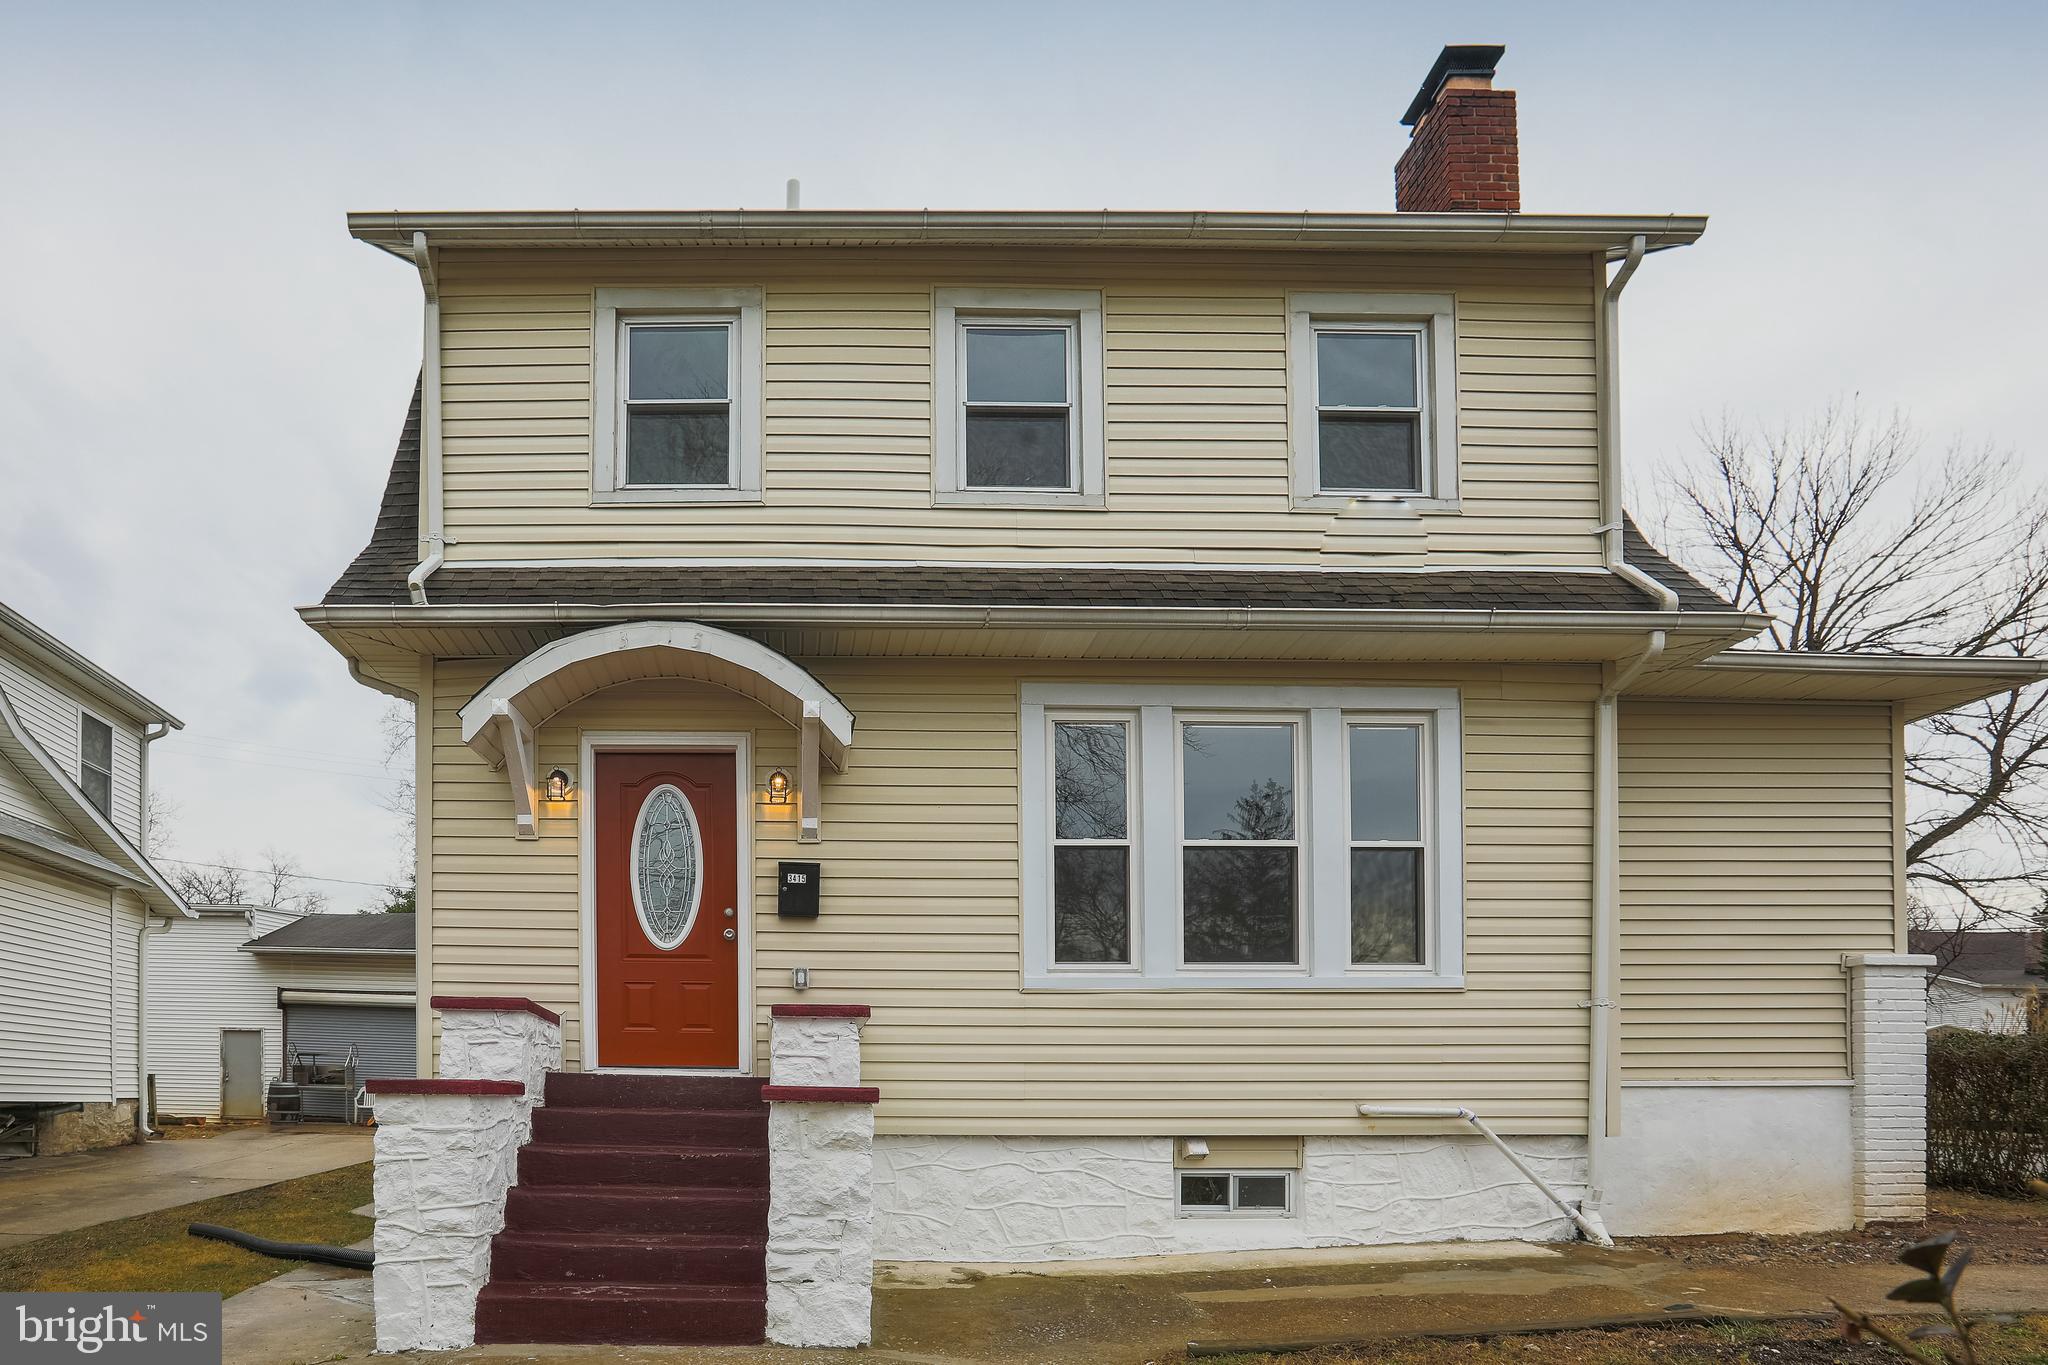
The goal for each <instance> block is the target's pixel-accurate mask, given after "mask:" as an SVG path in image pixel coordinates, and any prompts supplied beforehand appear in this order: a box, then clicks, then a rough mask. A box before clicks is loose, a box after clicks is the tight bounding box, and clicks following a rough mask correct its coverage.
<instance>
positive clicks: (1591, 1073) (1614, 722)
mask: <svg viewBox="0 0 2048 1365" xmlns="http://www.w3.org/2000/svg"><path fill="white" fill-rule="evenodd" d="M1648 245H1649V243H1648V240H1647V239H1646V238H1645V237H1644V236H1643V235H1642V234H1640V233H1638V234H1637V235H1636V236H1635V237H1634V238H1633V239H1631V240H1630V242H1629V244H1628V252H1627V254H1626V255H1625V256H1624V257H1623V258H1622V262H1621V269H1619V270H1617V271H1615V272H1614V278H1612V279H1610V280H1608V281H1607V284H1606V287H1605V288H1604V289H1603V290H1602V291H1601V297H1600V314H1599V318H1598V324H1599V329H1600V339H1599V365H1598V378H1597V382H1598V387H1599V399H1598V422H1597V424H1596V431H1597V436H1598V441H1599V457H1600V525H1599V527H1598V528H1597V529H1598V531H1599V534H1600V559H1601V562H1602V563H1603V564H1605V565H1606V567H1607V570H1608V572H1610V573H1612V574H1614V575H1615V576H1616V577H1617V578H1620V579H1621V580H1622V581H1623V582H1625V583H1628V584H1629V585H1630V586H1632V587H1635V588H1637V589H1639V590H1641V591H1642V592H1644V593H1647V594H1648V595H1649V596H1650V598H1651V599H1652V600H1653V601H1654V602H1655V603H1656V610H1658V611H1661V612H1676V611H1677V610H1678V594H1677V593H1675V592H1673V591H1672V590H1671V589H1670V588H1667V587H1665V586H1664V585H1663V584H1662V583H1659V582H1658V581H1657V580H1656V579H1654V578H1652V577H1650V575H1648V574H1646V573H1644V572H1643V571H1642V570H1641V569H1638V568H1636V567H1635V565H1633V564H1630V563H1629V562H1628V560H1627V559H1626V558H1625V557H1624V555H1623V551H1622V533H1621V528H1622V506H1621V400H1620V391H1621V385H1620V358H1619V356H1618V354H1617V352H1618V343H1619V340H1620V336H1621V291H1622V290H1624V289H1626V288H1627V287H1628V282H1629V280H1630V279H1631V278H1632V277H1633V276H1634V275H1635V273H1636V270H1637V268H1638V267H1640V266H1641V265H1642V263H1643V253H1644V251H1645V250H1646V249H1647V248H1648ZM1664 639H1665V637H1664V632H1663V631H1661V630H1653V631H1651V632H1650V634H1649V636H1648V637H1647V638H1646V639H1645V640H1644V642H1643V648H1642V650H1641V652H1639V653H1638V654H1637V655H1636V656H1635V657H1634V658H1633V659H1631V660H1629V661H1628V662H1627V663H1626V664H1623V665H1620V666H1619V667H1617V666H1615V665H1612V664H1610V665H1608V671H1607V676H1606V677H1605V679H1604V680H1603V682H1602V685H1601V688H1600V695H1599V697H1598V698H1596V699H1595V701H1594V703H1593V926H1592V928H1593V935H1592V940H1593V941H1592V961H1591V963H1590V964H1589V970H1588V973H1587V974H1588V977H1589V978H1590V982H1589V984H1590V985H1591V987H1592V992H1591V998H1590V999H1588V1000H1587V1001H1586V1002H1585V1007H1586V1010H1587V1021H1586V1038H1587V1078H1586V1198H1585V1201H1584V1203H1583V1205H1582V1206H1581V1207H1582V1209H1583V1210H1584V1211H1585V1212H1586V1214H1587V1215H1588V1216H1589V1217H1591V1218H1592V1219H1593V1220H1594V1221H1595V1222H1598V1221H1599V1217H1600V1215H1599V1213H1598V1212H1597V1210H1598V1209H1599V1207H1600V1205H1601V1204H1602V1203H1603V1202H1604V1201H1605V1199H1606V1191H1605V1189H1604V1187H1603V1186H1602V1184H1601V1175H1602V1172H1603V1169H1604V1166H1605V1161H1604V1157H1605V1155H1606V1150H1605V1149H1606V1141H1607V1139H1608V1138H1610V1137H1616V1136H1619V1135H1620V1132H1621V1102H1620V1096H1621V1087H1620V1085H1619V1078H1620V1068H1619V1067H1618V1066H1617V1065H1616V1064H1615V1053H1616V1052H1617V1051H1618V1049H1619V1044H1620V1039H1621V980H1620V971H1619V964H1620V960H1621V735H1620V709H1619V706H1618V704H1617V702H1616V698H1618V697H1619V696H1620V695H1621V693H1622V691H1623V690H1624V689H1626V688H1627V687H1628V685H1629V684H1630V683H1632V682H1634V681H1635V679H1636V678H1637V677H1638V676H1639V675H1640V674H1641V673H1642V671H1643V670H1644V669H1645V668H1647V667H1649V666H1650V664H1651V663H1652V662H1653V661H1654V660H1655V659H1656V658H1657V656H1658V655H1660V654H1662V653H1663V652H1664Z"/></svg>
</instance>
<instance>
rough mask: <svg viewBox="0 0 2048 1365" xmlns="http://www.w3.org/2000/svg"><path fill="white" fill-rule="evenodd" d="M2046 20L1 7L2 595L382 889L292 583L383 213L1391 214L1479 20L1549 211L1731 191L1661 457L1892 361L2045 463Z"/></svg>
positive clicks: (230, 836) (306, 837)
mask: <svg viewBox="0 0 2048 1365" xmlns="http://www.w3.org/2000/svg"><path fill="white" fill-rule="evenodd" d="M2043 15H2044V11H2043V9H2042V8H2040V7H2036V6H2032V5H2026V4H2010V5H1999V4H1981V5H1957V4H1944V5H1934V4H1926V5H1898V4H1889V5H1888V4H1874V3H1859V4H1840V5H1830V4H1800V5H1796V6H1795V5H1785V4H1760V5H1738V4H1726V3H1723V4H1719V5H1714V6H1697V5H1694V6H1685V7H1682V8H1681V7H1677V6H1668V7H1667V6H1657V5H1642V4H1601V5H1568V4H1562V3H1547V4H1543V5H1530V4H1526V3H1518V4H1505V5H1479V4H1467V5H1461V4H1453V3H1435V4H1428V5H1417V4H1413V3H1404V4H1379V3H1358V0H1352V2H1351V3H1342V4H1292V3H1286V0H1261V2H1260V3H1256V4H1249V3H1242V0H1240V3H1235V4H1194V3H1185V2H1183V3H1175V4H1160V5H1140V4H1119V3H1113V2H1112V0H1093V2H1092V3H1087V4H1074V5H1068V4H1059V3H1047V2H1045V0H1041V3H1038V4H1034V5H1029V6H1017V5H1009V6H1003V7H1001V8H1000V9H998V8H996V7H994V6H978V5H972V4H963V3H959V2H958V0H954V3H946V4H932V5H911V4H901V5H891V4H887V3H870V4H863V5H848V4H845V3H836V4H806V3H794V2H793V0H781V2H780V3H776V4H773V5H740V4H731V3H723V4H706V5H691V4H668V5H623V4H619V5H607V4H597V3H592V4H577V5H563V4H550V5H545V6H543V5H524V6H522V5H511V4H494V5H470V4H453V3H433V4H376V3H357V4H351V5H346V6H322V7H317V8H316V7H312V6H284V5H263V6H250V7H246V8H242V7H229V6H209V5H204V4H181V5H175V6H172V5H161V4H144V5H133V6H124V5H112V4H100V5H95V4H90V3H71V4H65V5H49V4H44V3H37V4H29V3H24V2H23V0H0V203H4V205H5V209H6V211H5V212H0V599H4V600H6V601H7V602H8V603H9V604H11V605H13V606H15V607H16V608H18V609H20V610H22V611H23V612H25V613H27V614H28V615H29V616H30V617H31V618H33V619H35V620H36V621H37V622H39V623H40V624H42V625H43V626H45V627H46V628H48V629H50V630H51V631H53V632H55V633H56V634H57V635H59V636H60V637H62V638H63V639H65V640H67V641H68V642H70V643H71V644H73V645H76V646H77V647H78V648H80V649H82V650H83V651H85V652H86V653H87V654H88V655H90V656H91V657H92V658H94V659H95V660H97V661H98V662H100V663H102V664H104V665H106V666H107V667H108V668H110V669H112V670H113V671H114V672H115V673H117V674H119V675H120V676H121V677H123V678H124V679H126V680H128V681H129V682H131V683H132V684H134V685H135V686H136V687H137V688H139V689H141V690H142V691H143V692H144V693H146V694H148V695H149V696H151V697H154V698H155V699H157V700H158V701H160V702H162V703H163V704H164V705H166V706H168V707H169V708H170V709H171V710H173V711H175V712H176V713H177V714H178V715H180V716H181V717H182V718H183V719H184V720H185V722H186V726H187V728H186V730H185V731H184V732H183V733H182V734H180V735H178V736H176V737H174V738H172V739H170V740H167V741H165V742H164V743H163V744H160V745H159V746H158V747H157V749H156V759H155V762H156V765H157V766H156V769H155V777H156V782H157V784H158V786H159V787H160V789H162V790H164V791H166V792H168V793H170V794H171V795H172V796H173V797H174V798H175V799H176V800H177V802H178V803H179V805H180V807H181V813H180V816H179V818H178V820H177V823H176V827H175V846H174V847H173V848H172V849H171V850H170V851H171V852H172V853H173V854H176V855H178V856H181V857H185V858H190V859H203V860H207V861H227V862H241V863H249V864H250V865H252V866H253V865H254V863H255V860H256V858H257V856H258V854H259V853H260V851H261V850H263V849H264V848H266V847H276V848H279V849H283V850H288V851H290V852H292V853H295V854H296V855H297V856H298V858H299V860H300V862H301V864H302V866H303V867H304V868H305V869H306V870H307V871H308V872H311V873H317V874H320V875H322V876H324V877H329V878H336V879H352V880H356V881H365V882H376V881H381V880H387V879H389V878H390V877H392V876H393V875H394V871H395V868H394V865H395V862H396V859H397V854H396V848H395V844H394V840H393V834H392V827H391V820H390V817H389V816H387V815H386V814H385V813H384V812H383V811H382V810H381V809H380V808H379V806H378V804H377V796H378V794H379V792H380V791H383V790H387V789H388V784H389V783H390V782H391V780H392V777H393V774H391V773H390V772H389V771H387V770H385V769H384V768H383V767H382V766H381V764H380V745H379V742H378V733H377V719H378V716H379V714H380V712H381V711H382V710H383V708H384V705H385V699H384V698H382V697H381V696H379V695H377V694H375V693H372V692H369V691H367V690H364V689H362V688H360V687H357V686H355V685H354V684H352V683H351V682H350V681H349V679H348V675H347V672H346V670H345V668H344V666H343V664H342V661H341V659H340V658H339V656H337V655H336V654H334V653H333V652H332V651H331V650H330V649H328V647H327V646H326V645H324V644H323V643H321V641H320V640H319V639H318V638H317V637H316V636H315V635H314V634H313V633H312V631H310V630H308V629H307V628H305V627H304V626H303V625H301V624H300V623H299V621H298V619H297V618H296V617H295V616H294V615H293V614H292V608H294V607H296V606H299V605H302V604H305V603H309V602H312V601H315V600H317V599H318V598H319V596H320V594H321V592H322V590H323V589H324V588H325V587H326V585H327V584H328V582H329V581H330V580H332V578H333V577H334V576H335V574H336V573H337V572H338V571H339V570H340V568H341V566H342V565H343V564H344V563H345V562H346V560H347V559H348V558H349V556H350V555H352V554H353V553H354V552H355V551H356V549H357V548H358V547H359V546H360V545H361V544H362V542H363V540H364V538H365V537H366V536H367V535H368V532H369V528H370V523H371V519H372V514H373V511H374V508H375V506H376V500H377V494H378V491H379V489H380V487H381V485H382V482H383V478H384V473H385V469H386V467H387V465H388V463H389V461H390V456H391V447H392V442H393V438H394V436H395V434H396V432H397V428H398V424H399V420H400V417H401V416H402V411H403V408H404V405H405V401H406V398H407V396H408V394H409V392H410V389H411V386H412V378H413V374H414V372H415V371H416V369H417V367H418V364H419V284H418V280H417V276H416V275H415V274H414V273H413V272H412V271H410V270H408V269H407V268H405V267H404V266H402V265H401V264H399V263H398V262H396V261H394V260H392V259H390V258H389V257H386V256H383V255H381V254H379V253H377V252H374V251H372V250H371V249H370V248H368V247H365V246H360V245H357V244H356V243H353V242H351V241H350V240H349V238H348V236H347V235H346V232H345V231H344V228H343V222H342V215H343V214H344V213H345V212H346V211H348V210H350V209H488V208H499V209H503V208H572V207H580V208H700V207H717V208H725V207H734V206H738V207H750V208H772V207H780V206H781V203H782V185H783V181H784V179H785V178H787V177H789V176H798V177H801V178H802V180H803V182H804V202H805V205H806V206H807V207H811V208H911V207H943V208H1100V207H1112V208H1134V209H1135V208H1162V209H1163V208H1176V209H1275V210H1297V209H1322V210H1384V209H1390V208H1392V206H1393V176H1392V167H1393V164H1394V160H1395V158H1396V157H1397V156H1398V155H1399V154H1400V151H1401V147H1402V144H1403V141H1404V138H1405V132H1404V130H1403V129H1402V128H1401V127H1400V126H1399V124H1398V122H1397V120H1398V118H1399V116H1400V113H1401V111H1402V110H1403V109H1404V108H1405V107H1406V105H1407V102H1408V100H1409V98H1410V97H1411V96H1412V95H1413V93H1414V90H1415V87H1416V85H1417V84H1418V82H1419V81H1420V79H1421V77H1422V75H1423V73H1424V71H1426V70H1427V68H1428V65H1429V63H1430V61H1431V59H1432V58H1433V57H1434V56H1435V54H1436V51H1437V49H1438V48H1439V47H1440V46H1441V45H1442V44H1443V43H1445V42H1482V41H1498V42H1504V43H1506V44H1507V45H1508V55H1507V58H1506V60H1505V63H1504V65H1503V68H1502V73H1501V83H1502V84H1504V85H1508V86H1512V87H1514V88H1515V89H1517V90H1519V91H1520V92H1521V98H1520V111H1521V139H1522V164H1523V177H1522V178H1523V185H1524V207H1525V208H1527V209H1529V210H1531V211H1534V212H1576V211H1587V212H1641V213H1653V212H1654V213H1663V212H1702V213H1707V214H1710V215H1711V216H1712V218H1713V223H1712V226H1711V227H1710V229H1709V231H1708V233H1707V236H1706V238H1705V240H1704V241H1703V242H1702V243H1701V244H1700V245H1699V246H1697V247H1694V248H1691V249H1688V250H1685V251H1680V252H1671V253H1666V254H1663V255H1660V256H1658V257H1656V258H1654V259H1652V260H1651V261H1650V262H1649V263H1648V264H1647V265H1646V266H1645V268H1644V270H1643V272H1642V273H1641V274H1640V275H1639V276H1638V277H1637V280H1636V283H1634V284H1633V285H1632V286H1631V287H1630V290H1629V294H1628V299H1627V306H1626V334H1627V349H1626V352H1625V356H1626V365H1625V383H1624V389H1623V394H1624V398H1623V406H1624V430H1625V444H1626V458H1627V461H1628V464H1629V468H1630V471H1631V478H1632V479H1635V478H1639V477H1640V476H1641V475H1643V474H1644V473H1645V472H1646V471H1650V470H1653V469H1655V468H1656V467H1657V466H1658V465H1659V464H1660V463H1661V462H1665V461H1668V460H1670V459H1672V458H1674V457H1677V456H1681V455H1683V454H1684V453H1685V452H1686V451H1687V450H1689V449H1690V447H1691V445H1692V443H1693V432H1694V428H1695V427H1696V425H1697V424H1698V423H1699V422H1700V421H1702V420H1703V419H1711V418H1713V417H1715V416H1717V415H1719V414H1720V413H1722V412H1724V411H1726V412H1733V413H1739V414H1757V415H1761V416H1764V417H1767V418H1775V417H1780V416H1787V415H1796V414H1799V413H1802V412H1807V411H1811V410H1812V409H1814V408H1816V407H1817V406H1819V405H1821V404H1823V403H1825V402H1827V401H1828V400H1830V399H1831V398H1837V397H1845V396H1849V395H1853V394H1861V395H1862V396H1863V398H1864V399H1865V400H1866V401H1867V402H1871V403H1874V404H1875V405H1877V406H1880V407H1885V408H1889V407H1891V406H1894V405H1896V406H1898V407H1900V408H1903V409H1905V410H1907V411H1909V412H1910V413H1911V415H1912V416H1913V417H1914V418H1915V419H1916V421H1917V422H1918V423H1919V424H1920V425H1921V426H1922V427H1923V428H1925V429H1926V430H1927V431H1928V432H1929V433H1930V435H1931V436H1932V437H1934V438H1935V439H1937V440H1945V439H1948V438H1950V437H1959V438H1963V439H1966V440H1969V441H1971V442H1973V443H1974V442H1981V441H1991V442H1995V443H1999V444H2003V445H2008V446H2012V447H2014V448H2017V449H2020V450H2022V451H2023V452H2026V453H2027V454H2029V455H2030V456H2039V455H2041V454H2044V453H2048V451H2044V449H2043V446H2042V443H2041V441H2040V438H2039V436H2038V434H2037V428H2036V423H2037V422H2038V411H2039V406H2040V404H2039V396H2040V394H2041V393H2042V391H2043V389H2044V385H2048V380H2044V373H2048V345H2044V343H2043V341H2042V338H2041V326H2042V318H2043V316H2044V304H2048V298H2044V294H2048V287H2044V270H2043V260H2044V252H2043V250H2042V248H2041V246H2040V245H2039V242H2038V240H2037V239H2038V238H2039V237H2040V236H2041V234H2042V233H2043V231H2044V225H2048V177H2044V175H2043V154H2044V147H2048V118H2044V114H2043V101H2042V99H2041V97H2040V95H2039V93H2038V92H2039V90H2040V81H2041V79H2042V77H2041V68H2042V65H2043V58H2044V57H2048V51H2044V48H2048V42H2044V38H2048V20H2044V17H2043ZM2030 400H2031V401H2030ZM2029 419H2033V420H2032V421H2030V420H2029ZM325 889H326V890H327V891H329V892H330V893H331V894H332V895H333V896H334V898H335V902H336V904H337V906H339V907H343V908H348V907H353V906H355V905H357V904H360V903H362V902H363V900H364V899H365V898H367V897H369V896H371V895H372V894H373V893H372V892H371V891H369V890H368V889H366V888H363V887H356V886H351V885H348V884H347V883H346V882H345V881H336V882H332V883H329V884H327V885H326V887H325Z"/></svg>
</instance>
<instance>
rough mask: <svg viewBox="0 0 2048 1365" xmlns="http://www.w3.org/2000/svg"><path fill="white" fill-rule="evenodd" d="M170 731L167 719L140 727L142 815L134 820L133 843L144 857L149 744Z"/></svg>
mask: <svg viewBox="0 0 2048 1365" xmlns="http://www.w3.org/2000/svg"><path fill="white" fill-rule="evenodd" d="M170 732H171V727H170V724H169V722H167V721H158V722H157V723H156V724H155V725H146V726H144V727H143V729H142V761H141V769H142V772H141V777H140V781H141V784H142V815H141V818H140V819H138V820H137V821H136V825H135V843H136V846H137V847H139V848H140V849H141V850H142V856H143V857H145V858H147V857H148V856H149V746H150V745H152V744H154V743H156V742H157V741H158V740H160V739H162V738H163V737H164V736H165V735H167V734H169V733H170Z"/></svg>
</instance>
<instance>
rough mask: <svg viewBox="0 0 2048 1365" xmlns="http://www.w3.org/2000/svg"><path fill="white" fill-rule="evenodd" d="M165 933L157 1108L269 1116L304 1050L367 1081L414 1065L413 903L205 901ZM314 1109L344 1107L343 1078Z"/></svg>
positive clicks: (158, 1002) (152, 1047)
mask: <svg viewBox="0 0 2048 1365" xmlns="http://www.w3.org/2000/svg"><path fill="white" fill-rule="evenodd" d="M193 909H194V910H195V911H196V912H197V914H198V918H197V919H196V920H195V921H194V922H192V923H190V924H186V925H181V926H180V927H179V930H178V932H177V933H175V934H171V935H167V936H166V937H165V938H164V939H163V940H162V941H161V942H159V943H156V944H153V945H151V952H150V957H149V1075H150V1079H151V1081H152V1082H153V1083H154V1085H155V1092H154V1096H153V1098H154V1100H155V1104H156V1113H157V1114H158V1115H159V1116H160V1117H174V1118H187V1119H257V1118H262V1117H263V1116H264V1110H265V1097H266V1093H267V1088H268V1083H269V1082H270V1081H273V1080H282V1079H288V1078H289V1073H290V1060H291V1059H292V1058H297V1059H298V1060H299V1061H300V1062H302V1063H304V1064H305V1065H308V1066H312V1065H324V1066H344V1067H346V1068H348V1069H349V1071H350V1074H351V1075H352V1076H353V1077H354V1078H355V1079H356V1080H358V1081H368V1080H374V1079H378V1078H381V1077H387V1076H410V1075H412V1074H414V1071H415V1069H416V1067H417V1061H416V1059H415V1054H414V1050H413V1043H414V1036H415V1035H414V1028H413V1019H414V1015H415V1012H416V1008H417V1003H418V1002H417V999H416V997H415V995H414V985H413V983H414V971H413V960H412V934H413V922H412V916H411V915H378V914H371V915H338V914H337V915H302V914H297V913H295V912H292V911H289V910H277V909H270V908H265V907H262V906H252V905H199V906H194V907H193ZM299 1098H300V1100H301V1101H302V1104H303V1108H302V1110H301V1112H302V1114H303V1116H305V1117H309V1118H342V1117H344V1116H345V1114H346V1113H347V1112H348V1111H349V1110H350V1109H351V1108H353V1106H349V1105H347V1104H346V1099H345V1097H344V1096H343V1095H342V1094H341V1093H340V1092H339V1091H333V1090H328V1089H325V1088H315V1089H309V1090H306V1091H304V1092H303V1093H302V1094H301V1095H300V1096H299Z"/></svg>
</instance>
